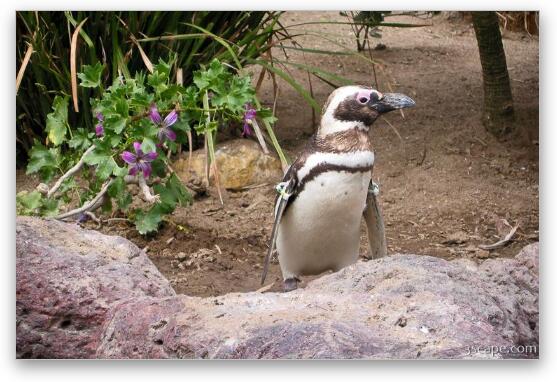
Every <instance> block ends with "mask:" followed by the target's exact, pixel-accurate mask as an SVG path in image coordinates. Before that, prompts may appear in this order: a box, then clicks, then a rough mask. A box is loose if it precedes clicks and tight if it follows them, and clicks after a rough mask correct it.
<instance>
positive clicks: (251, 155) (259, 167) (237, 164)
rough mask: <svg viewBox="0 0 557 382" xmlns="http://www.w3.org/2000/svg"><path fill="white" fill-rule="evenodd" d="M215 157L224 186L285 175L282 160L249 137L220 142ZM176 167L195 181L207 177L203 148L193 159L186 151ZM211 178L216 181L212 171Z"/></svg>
mask: <svg viewBox="0 0 557 382" xmlns="http://www.w3.org/2000/svg"><path fill="white" fill-rule="evenodd" d="M215 158H216V162H217V167H218V169H219V181H220V184H221V187H224V188H226V189H229V190H239V189H241V188H243V187H248V186H253V185H258V184H262V183H276V182H280V180H281V178H282V175H283V173H282V167H281V164H280V160H278V159H277V158H276V157H274V156H271V155H265V154H263V152H262V151H261V148H260V147H259V144H258V143H256V142H254V141H251V140H248V139H236V140H231V141H227V142H224V143H222V144H219V145H217V147H216V150H215ZM188 164H189V168H188ZM174 169H175V171H176V172H177V173H178V175H179V176H180V178H181V179H183V180H184V181H185V182H192V181H193V182H194V183H195V182H196V181H197V182H199V180H202V179H205V153H204V151H203V150H196V151H194V152H193V154H192V159H191V162H190V161H189V160H188V157H187V153H184V154H183V157H182V158H181V159H178V160H177V161H176V162H175V163H174ZM210 181H211V183H212V184H214V174H213V172H211V174H210Z"/></svg>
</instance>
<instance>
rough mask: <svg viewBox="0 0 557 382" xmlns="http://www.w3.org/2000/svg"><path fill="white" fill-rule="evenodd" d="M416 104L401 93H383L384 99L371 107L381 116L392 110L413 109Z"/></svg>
mask: <svg viewBox="0 0 557 382" xmlns="http://www.w3.org/2000/svg"><path fill="white" fill-rule="evenodd" d="M415 105H416V102H414V100H413V99H412V98H410V97H408V96H407V95H404V94H400V93H383V98H381V99H380V100H379V101H377V102H376V103H375V104H373V105H371V107H372V108H374V109H375V110H377V112H379V113H380V114H383V113H387V112H389V111H392V110H397V109H404V108H407V107H413V106H415Z"/></svg>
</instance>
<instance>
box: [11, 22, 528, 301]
mask: <svg viewBox="0 0 557 382" xmlns="http://www.w3.org/2000/svg"><path fill="white" fill-rule="evenodd" d="M323 20H337V21H344V20H345V19H344V18H343V17H342V16H340V15H339V14H338V13H337V12H290V13H287V14H285V16H284V18H283V23H284V24H286V25H288V24H295V23H299V22H302V21H323ZM391 21H404V22H408V21H410V22H423V20H416V19H411V18H408V17H402V16H399V17H397V18H393V19H391ZM426 22H427V23H430V24H431V25H430V26H426V27H422V28H415V29H402V28H384V29H383V30H382V38H381V39H380V40H378V39H374V40H373V41H372V45H373V46H375V45H376V44H377V43H379V42H380V43H382V44H384V45H385V46H386V49H382V50H373V51H372V55H373V58H374V59H375V60H377V61H378V62H380V63H381V64H382V65H381V67H382V69H379V68H378V67H376V69H377V70H376V73H377V79H378V88H379V90H382V91H389V90H391V89H392V90H393V91H396V92H402V93H406V94H408V95H410V96H411V97H413V98H414V99H415V100H416V102H417V107H415V108H414V109H411V110H407V111H405V115H404V118H403V117H402V116H401V115H400V114H394V113H391V114H389V115H387V120H388V121H389V122H390V123H391V124H392V125H393V126H394V127H395V129H396V131H397V132H398V134H400V138H399V136H398V135H397V133H396V132H395V129H393V128H391V127H390V126H389V125H388V124H387V123H386V121H385V120H380V121H377V122H376V125H375V128H374V130H373V131H372V137H373V142H374V148H375V150H376V165H375V170H374V179H375V181H376V182H378V183H379V184H380V186H381V194H380V203H381V205H382V208H383V213H384V217H385V221H386V226H387V227H386V229H387V238H388V247H389V252H390V253H395V252H404V253H416V254H424V255H432V256H439V257H443V258H447V259H457V258H471V259H473V260H474V261H483V260H484V259H485V258H487V257H499V256H511V255H514V254H516V253H517V252H518V250H519V248H521V247H522V246H524V245H526V244H527V243H530V242H533V241H537V240H538V234H539V227H538V221H539V216H538V215H539V208H538V207H539V201H538V194H539V190H538V143H537V140H538V101H539V98H538V67H539V51H538V41H537V38H531V37H529V36H527V35H524V34H520V33H506V35H505V39H504V45H505V51H506V54H507V64H508V67H509V71H510V76H511V79H512V87H513V94H514V100H515V108H516V112H517V124H518V126H519V130H518V132H517V134H516V136H514V137H512V139H509V140H508V141H507V142H497V141H496V140H495V139H493V138H492V137H491V136H490V135H488V134H487V133H486V132H485V131H484V129H483V127H482V125H481V110H482V102H483V95H482V94H483V93H482V81H481V67H480V62H479V55H478V52H477V46H476V40H475V36H474V32H473V29H472V26H471V24H470V23H469V22H467V21H458V22H455V21H448V20H446V19H445V18H443V17H442V16H436V17H434V18H433V19H429V20H427V21H426ZM300 28H301V29H299V31H302V29H303V30H304V31H306V32H307V31H314V32H316V33H318V34H320V35H321V36H326V37H327V38H330V39H332V40H333V41H335V42H338V43H341V44H344V45H346V46H349V47H354V48H355V41H354V38H353V35H352V33H351V29H350V27H349V26H348V25H307V26H304V27H300ZM298 41H299V42H300V43H301V44H302V45H303V46H304V47H307V48H316V49H329V50H331V49H336V48H337V47H336V46H335V45H334V44H333V43H332V42H331V41H326V40H323V39H320V38H316V37H315V36H312V37H302V38H299V40H298ZM273 53H274V55H275V57H279V58H280V57H281V55H282V54H283V53H282V51H280V50H278V49H276V50H275V51H274V52H273ZM288 54H289V60H291V61H293V62H299V63H304V62H305V63H307V64H308V65H314V66H319V67H320V68H323V69H325V70H328V71H332V72H335V73H337V74H339V75H342V76H345V77H348V78H350V79H352V80H354V81H355V82H357V83H361V84H367V85H372V86H375V81H374V76H373V69H372V67H371V66H370V65H369V63H366V62H365V61H362V60H361V59H358V58H356V57H352V56H331V55H317V54H307V53H306V54H305V56H304V55H303V54H302V53H300V52H294V51H291V52H290V51H289V52H288ZM363 54H365V55H367V54H368V53H367V52H363ZM289 70H290V72H291V73H292V74H293V75H294V76H295V77H296V78H297V79H299V80H300V81H306V79H307V75H306V73H304V72H300V71H297V70H295V69H293V68H290V69H289ZM279 86H280V97H279V100H278V102H277V110H276V113H277V117H278V118H279V121H278V123H277V126H276V133H277V135H278V137H279V140H280V142H281V144H282V145H283V147H284V148H285V149H286V151H287V152H288V153H289V155H290V157H291V158H294V157H295V156H296V153H297V152H299V150H300V149H301V148H302V147H303V145H304V143H305V142H306V140H307V139H308V137H309V136H310V135H311V134H312V133H313V132H314V129H315V127H314V126H313V125H312V112H311V108H310V107H309V106H308V105H307V104H306V103H305V102H304V101H303V99H302V98H301V97H300V96H299V95H298V94H297V93H296V92H295V91H294V90H292V89H291V88H290V87H289V86H288V85H287V84H285V83H284V82H281V81H279ZM312 87H313V91H314V95H315V97H316V98H317V100H318V101H319V102H320V103H323V102H324V101H325V99H326V98H327V96H328V94H329V93H330V92H331V90H332V88H331V87H330V86H329V85H327V84H325V83H323V82H320V81H319V80H317V79H314V80H313V81H312ZM260 94H261V97H262V99H263V100H264V102H265V103H266V104H267V105H269V106H272V102H273V96H272V95H273V87H272V81H271V80H270V79H268V78H266V79H265V81H264V83H263V85H262V88H261V90H260ZM17 181H18V188H25V184H29V179H28V177H24V176H21V172H18V180H17ZM273 199H274V192H273V190H272V188H271V186H266V187H261V188H256V189H251V190H247V191H245V192H237V193H230V192H229V193H228V200H227V202H226V204H225V206H224V207H221V206H220V204H219V202H218V200H217V199H216V198H214V197H211V196H209V197H203V198H200V199H198V200H196V202H195V203H194V204H193V205H192V206H191V207H188V208H183V209H179V210H177V211H176V212H175V213H174V214H173V216H172V217H171V220H172V222H169V223H166V224H165V225H164V226H163V227H162V228H161V230H160V231H159V233H158V234H157V235H154V236H148V237H142V236H140V235H139V234H137V233H136V232H135V231H134V230H133V229H131V228H130V227H128V226H127V225H126V223H114V224H112V225H110V226H105V227H103V228H102V230H103V231H104V232H106V233H110V234H118V235H122V236H125V237H127V238H129V239H130V240H132V241H133V242H135V243H136V244H138V245H139V246H140V247H148V249H149V250H148V254H149V256H150V258H151V259H152V260H153V262H154V263H155V264H156V265H157V266H158V267H159V269H160V270H161V271H162V272H163V273H164V274H165V275H166V276H167V277H168V278H169V279H170V281H171V282H172V284H173V285H174V287H175V289H176V291H177V292H179V293H186V294H189V295H197V296H209V295H220V294H224V293H228V292H243V291H252V290H256V289H258V288H259V287H260V285H259V277H260V273H261V267H262V262H263V258H264V256H265V252H266V249H267V243H268V240H269V235H270V231H271V224H272V202H273ZM501 219H506V220H507V221H508V222H509V223H510V224H511V225H513V226H515V225H517V224H518V225H519V228H518V231H517V233H516V235H515V237H514V241H513V242H512V243H510V244H509V245H508V246H506V247H504V248H501V249H497V250H495V251H491V252H485V251H478V247H477V246H478V244H491V243H494V242H496V241H498V240H499V239H500V238H501V237H502V235H503V236H504V233H505V232H504V231H505V229H503V230H500V227H499V230H498V225H500V223H498V222H500V221H501ZM91 227H94V223H93V224H91ZM361 244H362V245H361V253H362V254H365V253H366V251H367V243H366V238H365V231H364V229H363V227H362V237H361ZM305 281H307V279H306V280H305ZM267 282H268V283H271V282H274V285H273V287H272V290H279V289H280V282H281V280H280V270H279V267H278V264H277V263H274V264H273V265H272V266H271V270H270V273H269V276H268V279H267Z"/></svg>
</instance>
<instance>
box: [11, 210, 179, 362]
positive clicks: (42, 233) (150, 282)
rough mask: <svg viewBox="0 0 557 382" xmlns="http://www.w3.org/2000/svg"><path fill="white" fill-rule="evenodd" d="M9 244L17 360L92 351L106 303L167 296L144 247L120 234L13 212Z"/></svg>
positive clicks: (86, 354) (166, 286) (171, 293)
mask: <svg viewBox="0 0 557 382" xmlns="http://www.w3.org/2000/svg"><path fill="white" fill-rule="evenodd" d="M16 248H17V251H16V252H17V255H16V278H17V279H16V315H17V319H16V354H17V357H19V358H91V357H94V355H95V352H96V349H97V347H98V344H99V340H100V337H101V325H102V324H103V323H104V322H105V321H106V317H107V316H106V315H107V312H108V310H109V309H110V308H111V307H113V306H115V305H117V304H118V303H122V302H124V301H126V300H129V299H135V298H139V297H147V296H149V297H156V298H162V297H170V296H174V295H175V293H174V290H173V289H172V287H171V286H170V284H169V283H168V281H167V280H166V279H165V278H164V277H163V276H162V275H161V274H160V272H159V271H158V270H157V268H156V267H155V266H154V265H153V264H152V263H151V261H150V260H149V258H148V257H147V256H146V255H145V253H143V252H142V251H141V250H140V249H139V248H137V247H136V246H135V245H134V244H132V243H130V242H129V241H128V240H126V239H124V238H122V237H118V236H106V235H103V234H101V233H99V232H96V231H89V230H84V229H81V228H80V227H78V226H77V225H75V224H66V223H60V222H57V221H47V220H41V219H36V218H29V217H18V218H17V225H16Z"/></svg>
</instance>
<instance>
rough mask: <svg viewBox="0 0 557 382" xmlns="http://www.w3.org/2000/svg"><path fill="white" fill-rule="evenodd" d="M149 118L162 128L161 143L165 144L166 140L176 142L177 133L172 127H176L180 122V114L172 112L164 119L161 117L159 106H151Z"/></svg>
mask: <svg viewBox="0 0 557 382" xmlns="http://www.w3.org/2000/svg"><path fill="white" fill-rule="evenodd" d="M149 118H151V121H153V123H154V124H155V125H157V126H159V127H160V129H159V132H158V137H159V141H161V142H163V141H164V140H165V139H168V140H170V141H175V140H176V133H175V132H174V130H172V129H171V128H170V126H172V125H174V124H175V123H176V121H177V120H178V113H177V112H176V110H172V111H171V112H170V113H168V115H167V116H166V117H165V118H164V120H163V119H162V117H161V115H160V114H159V110H158V109H157V105H155V104H152V105H151V111H150V112H149Z"/></svg>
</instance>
